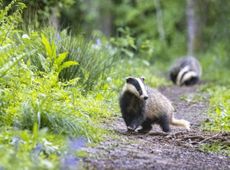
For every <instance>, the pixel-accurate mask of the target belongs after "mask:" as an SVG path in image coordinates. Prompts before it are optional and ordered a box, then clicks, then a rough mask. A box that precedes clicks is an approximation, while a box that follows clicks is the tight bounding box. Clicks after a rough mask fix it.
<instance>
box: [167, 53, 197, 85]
mask: <svg viewBox="0 0 230 170" xmlns="http://www.w3.org/2000/svg"><path fill="white" fill-rule="evenodd" d="M201 72H202V70H201V65H200V63H199V61H198V60H197V59H196V58H195V57H193V56H187V57H184V58H180V59H178V60H177V61H176V62H175V63H174V64H173V65H172V67H171V68H170V71H169V77H170V79H171V81H172V82H173V83H174V84H176V85H179V86H183V85H185V86H190V85H195V84H197V83H198V82H199V81H200V78H201Z"/></svg>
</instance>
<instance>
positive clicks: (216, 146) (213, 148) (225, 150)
mask: <svg viewBox="0 0 230 170" xmlns="http://www.w3.org/2000/svg"><path fill="white" fill-rule="evenodd" d="M200 149H201V150H202V151H204V152H211V153H218V154H222V155H226V156H230V148H229V146H228V145H227V144H226V145H224V144H222V143H213V144H203V145H202V146H201V147H200Z"/></svg>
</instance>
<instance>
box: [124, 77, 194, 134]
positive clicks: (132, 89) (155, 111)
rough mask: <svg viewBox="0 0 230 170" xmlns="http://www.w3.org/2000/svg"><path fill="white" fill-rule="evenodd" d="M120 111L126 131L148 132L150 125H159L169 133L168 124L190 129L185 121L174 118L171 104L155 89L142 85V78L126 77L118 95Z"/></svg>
mask: <svg viewBox="0 0 230 170" xmlns="http://www.w3.org/2000/svg"><path fill="white" fill-rule="evenodd" d="M119 100H120V102H119V104H120V109H121V113H122V117H123V119H124V121H125V123H126V126H127V129H128V130H132V131H134V130H136V129H137V128H138V126H140V125H141V126H142V129H140V130H139V132H145V133H146V132H148V131H150V130H151V129H152V124H154V123H157V124H159V125H160V127H161V128H162V130H163V131H164V132H169V131H170V127H169V124H172V125H176V126H182V127H184V128H186V129H187V130H189V129H190V123H189V122H188V121H186V120H179V119H176V118H174V116H173V112H174V108H173V106H172V104H171V102H170V101H169V100H168V99H167V98H166V97H165V96H163V95H162V94H161V93H160V92H159V91H157V90H156V89H152V88H150V87H148V86H146V85H145V84H144V79H143V78H135V77H128V78H127V79H126V83H125V85H124V87H123V90H122V92H121V95H120V99H119Z"/></svg>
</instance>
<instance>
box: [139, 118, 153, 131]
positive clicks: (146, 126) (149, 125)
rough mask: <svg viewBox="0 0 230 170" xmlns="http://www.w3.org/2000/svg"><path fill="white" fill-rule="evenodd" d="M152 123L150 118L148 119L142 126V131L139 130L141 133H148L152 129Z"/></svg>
mask: <svg viewBox="0 0 230 170" xmlns="http://www.w3.org/2000/svg"><path fill="white" fill-rule="evenodd" d="M152 123H153V121H152V120H151V119H149V118H147V119H146V120H145V121H144V122H143V123H142V124H141V126H142V129H139V130H138V132H139V133H148V132H149V131H150V130H151V129H152Z"/></svg>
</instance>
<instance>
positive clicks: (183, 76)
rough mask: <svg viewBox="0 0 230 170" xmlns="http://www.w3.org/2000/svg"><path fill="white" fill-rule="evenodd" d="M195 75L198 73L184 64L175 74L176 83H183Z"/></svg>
mask: <svg viewBox="0 0 230 170" xmlns="http://www.w3.org/2000/svg"><path fill="white" fill-rule="evenodd" d="M197 76H198V75H197V73H196V72H195V71H193V70H191V69H190V68H189V66H185V67H184V68H182V69H181V70H180V72H179V73H178V75H177V85H180V86H181V85H184V84H185V82H187V81H189V80H190V79H192V78H194V77H197Z"/></svg>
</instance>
